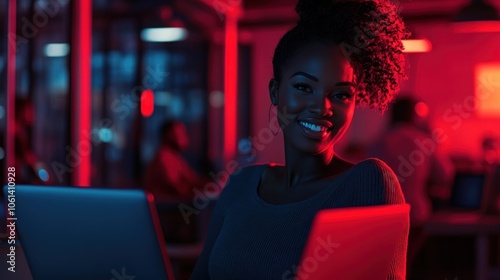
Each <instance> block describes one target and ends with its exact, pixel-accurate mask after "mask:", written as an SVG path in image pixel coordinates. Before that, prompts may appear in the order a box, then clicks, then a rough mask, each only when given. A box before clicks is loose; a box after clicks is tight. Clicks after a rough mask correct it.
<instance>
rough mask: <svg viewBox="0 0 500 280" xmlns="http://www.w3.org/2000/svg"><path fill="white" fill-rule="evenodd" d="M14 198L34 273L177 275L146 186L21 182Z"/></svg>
mask: <svg viewBox="0 0 500 280" xmlns="http://www.w3.org/2000/svg"><path fill="white" fill-rule="evenodd" d="M4 193H5V197H7V196H8V193H7V187H4ZM15 203H16V205H15V212H14V215H15V216H14V217H15V218H17V220H15V223H16V229H17V233H18V236H17V237H18V238H19V239H20V241H21V245H22V247H23V250H24V252H25V255H26V259H27V262H28V265H29V268H30V271H31V275H32V276H33V278H34V279H37V280H38V279H41V280H44V279H50V280H57V279H61V280H62V279H65V280H66V279H73V280H75V279H82V280H83V279H85V280H88V279H105V280H110V279H115V280H120V279H169V280H171V279H173V274H172V269H171V266H170V262H169V259H168V256H167V252H166V247H165V244H164V241H163V234H162V232H161V227H160V225H159V222H158V217H157V214H156V209H155V208H154V207H155V206H154V201H153V197H152V195H150V194H147V193H145V192H144V191H141V190H117V189H94V188H78V187H47V186H24V185H18V186H16V188H15ZM8 222H10V221H8Z"/></svg>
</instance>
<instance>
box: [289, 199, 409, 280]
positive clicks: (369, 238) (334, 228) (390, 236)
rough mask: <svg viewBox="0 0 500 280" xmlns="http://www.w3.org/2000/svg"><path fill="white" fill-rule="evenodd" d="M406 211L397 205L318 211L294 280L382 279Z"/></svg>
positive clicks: (407, 214) (407, 220)
mask: <svg viewBox="0 0 500 280" xmlns="http://www.w3.org/2000/svg"><path fill="white" fill-rule="evenodd" d="M409 211H410V206H409V205H408V204H398V205H383V206H367V207H356V208H342V209H328V210H322V211H320V212H318V214H317V215H316V217H315V219H314V221H313V225H312V227H311V231H310V233H309V238H308V240H307V243H306V246H305V248H304V251H303V253H302V258H301V262H300V266H299V269H298V273H297V278H296V279H343V280H366V279H375V280H376V279H386V278H387V275H388V274H389V268H390V263H391V261H392V259H393V258H394V254H395V252H396V246H397V243H396V242H395V241H396V240H399V239H400V238H401V235H402V234H405V230H407V228H406V225H407V224H408V223H409Z"/></svg>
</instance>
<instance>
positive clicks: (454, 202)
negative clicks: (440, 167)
mask: <svg viewBox="0 0 500 280" xmlns="http://www.w3.org/2000/svg"><path fill="white" fill-rule="evenodd" d="M486 179H487V174H486V173H481V172H479V173H478V172H459V173H457V174H456V175H455V178H454V180H453V185H452V187H451V197H450V201H449V208H450V209H449V210H454V211H462V212H463V211H466V212H467V211H468V212H470V211H474V212H480V211H481V209H482V207H483V202H484V200H483V198H484V197H485V196H484V194H485V185H486Z"/></svg>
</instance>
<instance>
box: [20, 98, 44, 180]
mask: <svg viewBox="0 0 500 280" xmlns="http://www.w3.org/2000/svg"><path fill="white" fill-rule="evenodd" d="M34 115H35V112H34V108H33V103H32V102H31V101H30V100H26V99H16V103H15V125H16V126H15V136H14V138H15V140H14V143H15V144H14V155H15V159H14V161H15V162H14V165H15V167H16V183H17V184H35V185H42V184H50V180H49V179H50V178H49V177H48V173H47V172H45V173H46V175H45V176H42V177H41V176H40V174H39V171H40V169H43V170H44V171H45V170H47V168H42V167H43V166H44V164H43V163H41V162H39V161H38V159H37V156H36V155H35V152H34V151H33V148H32V143H31V141H32V140H31V139H30V138H32V137H30V136H31V135H30V133H31V131H33V123H34Z"/></svg>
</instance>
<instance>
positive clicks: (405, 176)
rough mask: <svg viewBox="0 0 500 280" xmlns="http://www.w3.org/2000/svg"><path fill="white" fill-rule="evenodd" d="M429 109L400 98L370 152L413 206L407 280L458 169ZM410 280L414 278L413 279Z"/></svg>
mask: <svg viewBox="0 0 500 280" xmlns="http://www.w3.org/2000/svg"><path fill="white" fill-rule="evenodd" d="M428 116H429V107H428V106H427V104H425V103H424V102H421V101H418V100H416V99H415V98H413V97H411V96H408V95H406V96H401V97H399V98H398V99H397V100H396V101H395V102H394V103H393V104H392V106H391V108H390V123H389V126H388V128H387V130H386V131H385V132H384V133H383V135H382V136H381V137H380V138H379V139H378V140H377V141H376V142H375V143H374V145H373V146H372V147H371V148H370V149H369V150H370V151H369V156H370V157H375V158H379V159H381V160H383V161H384V162H386V163H387V164H388V165H389V166H390V167H391V168H392V169H393V170H394V172H395V173H396V175H397V177H398V179H399V182H400V184H401V188H402V189H403V194H404V197H405V199H406V202H407V203H409V204H410V205H411V210H410V235H409V238H408V259H407V269H408V272H407V276H408V277H410V271H411V266H412V263H413V262H414V260H415V258H416V257H417V255H418V253H419V251H420V249H421V247H422V246H423V245H424V243H425V241H426V239H427V237H426V234H425V232H424V229H423V228H424V224H425V223H426V221H427V220H428V219H429V217H430V215H431V213H432V202H431V199H432V198H433V197H434V198H435V199H436V200H443V201H446V200H447V199H448V198H449V194H450V189H451V182H452V180H453V178H454V173H455V172H454V167H453V164H452V162H451V160H450V159H449V158H448V157H447V156H446V155H444V154H442V153H441V152H440V151H439V147H438V146H439V143H442V142H443V138H442V137H443V135H440V134H439V133H438V132H439V131H438V130H432V129H431V125H430V122H429V118H428ZM409 279H410V278H409Z"/></svg>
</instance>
